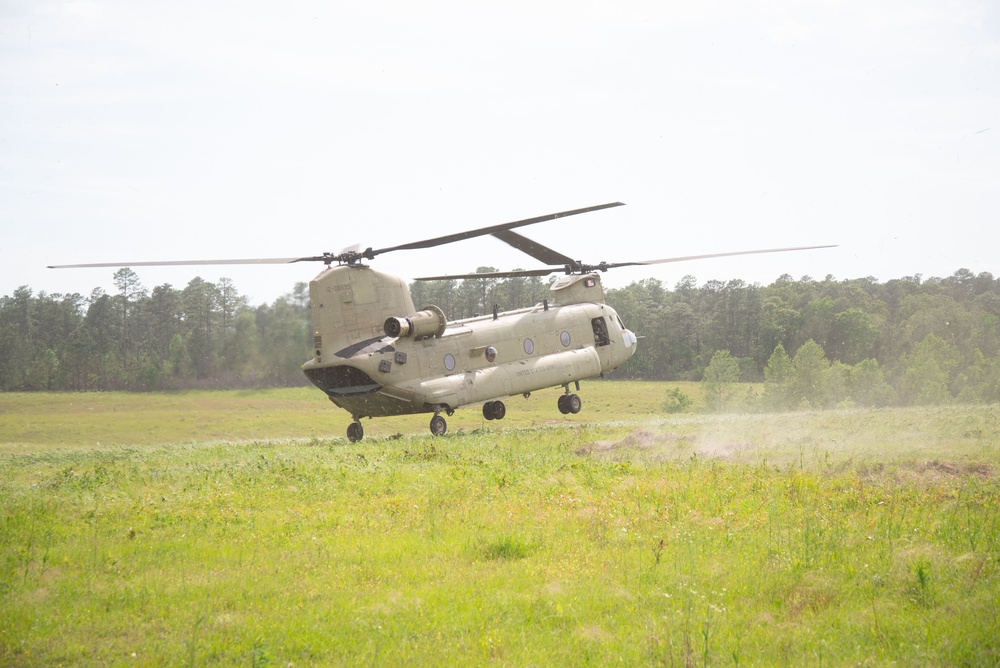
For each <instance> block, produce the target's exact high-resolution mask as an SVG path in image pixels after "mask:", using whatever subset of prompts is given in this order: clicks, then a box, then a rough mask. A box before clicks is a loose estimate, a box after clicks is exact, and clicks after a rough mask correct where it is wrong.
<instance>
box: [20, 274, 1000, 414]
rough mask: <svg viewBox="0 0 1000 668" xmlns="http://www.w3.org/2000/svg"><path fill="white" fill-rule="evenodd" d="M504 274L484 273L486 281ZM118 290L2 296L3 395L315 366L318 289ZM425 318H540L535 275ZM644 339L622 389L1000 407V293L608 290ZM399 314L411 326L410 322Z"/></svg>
mask: <svg viewBox="0 0 1000 668" xmlns="http://www.w3.org/2000/svg"><path fill="white" fill-rule="evenodd" d="M489 271H494V269H493V268H492V267H480V268H479V270H477V273H485V272H489ZM114 284H115V288H116V292H115V293H114V294H107V293H105V292H104V291H102V290H100V289H97V290H94V291H93V292H92V293H91V294H90V295H89V296H88V297H83V296H82V295H79V294H70V295H60V294H46V293H44V292H42V293H39V294H34V293H33V292H32V290H31V289H30V288H28V287H27V286H23V287H21V288H18V289H17V290H16V291H15V292H14V294H13V295H10V296H5V297H2V298H0V390H2V391H30V390H111V389H126V390H154V389H175V388H188V387H249V386H257V387H259V386H280V385H301V384H304V383H305V382H306V381H305V378H304V376H303V375H302V373H301V371H300V370H299V366H300V365H301V364H302V362H304V361H305V360H307V359H309V358H310V357H311V355H312V353H311V341H312V334H311V329H310V325H309V298H308V286H307V285H306V284H305V283H298V284H296V285H295V287H294V289H293V290H292V291H291V292H290V293H288V294H286V295H284V296H282V297H280V298H279V299H277V300H275V301H274V302H273V303H272V304H262V305H259V306H256V307H254V306H251V305H250V304H249V303H248V300H247V298H246V297H244V296H242V295H241V294H240V293H239V291H238V290H237V288H236V286H235V285H233V283H232V281H230V280H229V279H226V278H222V279H220V280H219V281H217V282H216V283H211V282H208V281H205V280H204V279H202V278H200V277H197V278H194V279H192V280H191V281H190V282H189V283H188V284H187V286H185V287H184V288H182V289H177V288H174V287H173V286H171V285H169V284H164V285H160V286H157V287H155V288H153V289H152V290H148V289H146V288H145V287H144V286H143V285H142V283H141V281H140V279H139V276H138V275H137V274H136V273H135V272H133V271H132V270H131V269H128V268H125V269H121V270H119V271H118V272H116V273H115V275H114ZM410 290H411V294H412V296H413V301H414V304H415V305H416V307H417V308H418V309H420V308H422V307H423V306H424V305H426V304H435V305H437V306H439V307H441V308H442V309H443V310H444V311H445V313H446V314H447V315H448V317H449V318H450V319H458V318H463V317H470V316H473V315H476V314H481V313H488V312H490V311H491V310H492V309H493V307H494V305H498V306H499V308H500V309H502V310H511V309H515V308H520V307H524V306H532V305H534V304H536V303H539V302H541V301H542V300H543V299H545V298H547V297H548V283H547V282H545V281H543V280H542V279H539V278H537V277H528V278H524V277H522V278H510V279H495V278H471V279H465V280H454V281H434V282H415V283H413V284H412V285H411V286H410ZM606 297H607V301H608V303H609V304H610V305H611V306H613V307H614V308H615V309H616V310H617V311H618V312H619V314H620V315H621V317H622V318H623V320H624V321H625V323H626V325H628V326H629V328H630V329H632V330H633V331H635V332H636V333H637V334H639V335H640V336H641V337H643V338H642V339H641V340H640V345H639V349H638V352H637V353H636V354H635V356H634V357H633V358H632V359H631V360H629V362H628V363H627V364H625V365H624V366H623V367H622V368H621V369H619V370H618V371H617V372H616V375H617V376H618V377H623V378H635V379H654V380H693V381H698V380H701V381H704V382H705V384H706V389H707V390H709V392H708V396H709V398H710V401H711V402H713V403H714V404H716V405H722V404H726V403H727V402H732V401H733V400H734V393H738V392H740V391H742V390H741V389H738V386H737V385H736V383H738V382H740V381H743V382H747V381H750V382H758V383H763V387H764V391H763V393H762V395H761V396H760V397H757V398H756V399H755V401H757V402H758V403H760V404H766V405H767V406H769V407H772V408H795V407H800V406H803V405H808V406H833V405H845V404H862V405H892V404H920V403H942V402H949V401H969V402H995V401H1000V280H998V279H994V277H993V276H992V275H991V274H989V273H980V274H973V273H972V272H970V271H968V270H965V269H961V270H959V271H957V272H955V273H954V274H953V275H951V276H949V277H947V278H928V279H923V278H922V277H920V276H910V277H905V278H901V279H895V280H890V281H888V282H886V283H879V282H878V281H876V280H875V279H873V278H862V279H849V280H836V279H834V278H833V277H829V276H828V277H827V278H825V279H823V280H814V279H812V278H810V277H808V276H807V277H802V278H800V279H797V280H796V279H793V278H792V277H790V276H787V275H786V276H782V277H781V278H779V279H778V280H776V281H775V282H773V283H772V284H770V285H767V286H762V285H759V284H747V283H744V282H743V281H739V280H731V281H726V282H723V281H715V280H712V281H708V282H706V283H704V284H702V285H698V282H697V280H696V279H695V278H694V277H692V276H686V277H684V278H683V279H682V280H681V281H679V282H678V283H677V284H676V285H675V286H673V288H668V287H666V286H664V285H663V284H662V282H660V281H658V280H656V279H646V280H643V281H639V282H636V283H632V284H630V285H628V286H626V287H624V288H616V289H609V290H607V295H606ZM401 315H402V314H401Z"/></svg>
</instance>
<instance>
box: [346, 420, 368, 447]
mask: <svg viewBox="0 0 1000 668" xmlns="http://www.w3.org/2000/svg"><path fill="white" fill-rule="evenodd" d="M364 437H365V428H364V427H362V426H361V423H360V422H352V423H351V424H349V425H347V440H348V441H350V442H351V443H357V442H358V441H360V440H361V439H363V438H364Z"/></svg>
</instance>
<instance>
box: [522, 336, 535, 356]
mask: <svg viewBox="0 0 1000 668" xmlns="http://www.w3.org/2000/svg"><path fill="white" fill-rule="evenodd" d="M524 352H526V353H528V354H529V355H530V354H531V353H533V352H535V342H534V341H532V340H531V339H525V340H524Z"/></svg>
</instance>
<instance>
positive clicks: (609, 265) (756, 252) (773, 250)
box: [598, 244, 837, 270]
mask: <svg viewBox="0 0 1000 668" xmlns="http://www.w3.org/2000/svg"><path fill="white" fill-rule="evenodd" d="M836 247H837V245H836V244H828V245H825V246H796V247H794V248H765V249H761V250H748V251H732V252H729V253H708V254H707V255H685V256H683V257H667V258H663V259H662V260H645V261H642V262H613V263H612V262H608V263H603V262H602V263H601V264H600V265H599V266H598V268H600V269H602V270H603V269H616V268H618V267H635V266H640V265H648V264H665V263H667V262H686V261H688V260H708V259H711V258H714V257H732V256H734V255H761V254H763V253H786V252H789V251H804V250H816V249H818V248H836Z"/></svg>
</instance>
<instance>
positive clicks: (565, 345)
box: [559, 332, 570, 348]
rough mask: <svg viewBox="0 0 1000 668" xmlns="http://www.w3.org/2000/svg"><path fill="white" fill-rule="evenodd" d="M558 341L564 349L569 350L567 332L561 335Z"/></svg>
mask: <svg viewBox="0 0 1000 668" xmlns="http://www.w3.org/2000/svg"><path fill="white" fill-rule="evenodd" d="M559 340H560V341H562V344H563V347H564V348H569V342H570V338H569V332H563V333H562V334H560V335H559Z"/></svg>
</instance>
